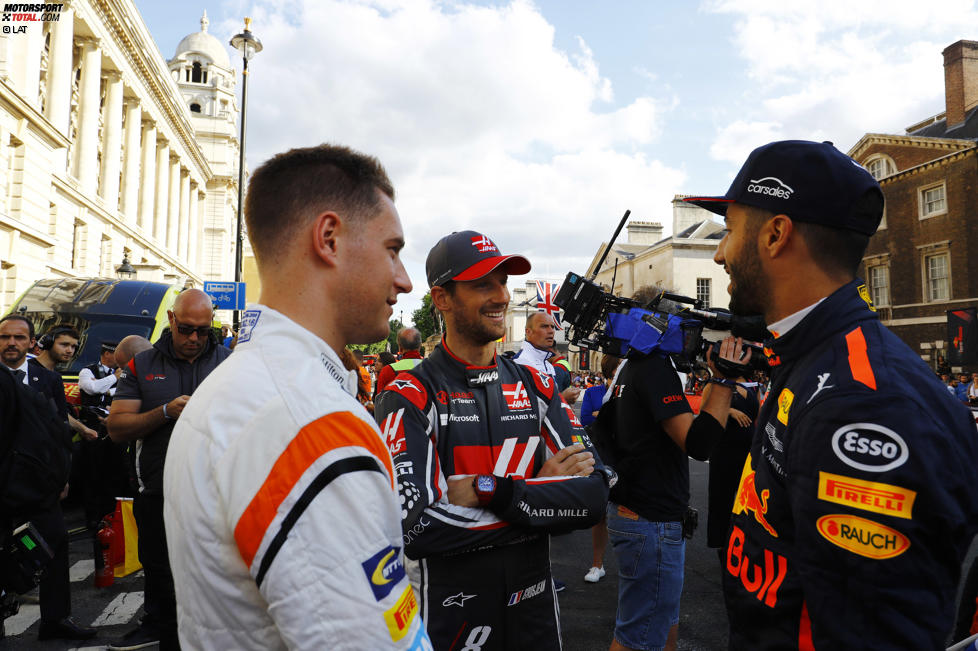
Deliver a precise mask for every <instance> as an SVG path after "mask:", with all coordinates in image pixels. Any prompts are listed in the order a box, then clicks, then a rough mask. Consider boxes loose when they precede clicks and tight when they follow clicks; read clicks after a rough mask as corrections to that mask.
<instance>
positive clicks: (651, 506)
mask: <svg viewBox="0 0 978 651" xmlns="http://www.w3.org/2000/svg"><path fill="white" fill-rule="evenodd" d="M657 293H658V292H657V291H656V290H655V289H654V288H642V289H640V290H638V292H637V293H636V294H635V296H634V297H633V298H634V299H635V300H637V301H638V302H639V303H640V304H647V303H648V302H649V301H650V300H651V299H652V298H654V297H655V295H656V294H657ZM741 347H742V342H741V341H740V340H739V339H736V340H735V339H734V338H733V337H727V338H726V339H725V340H724V341H723V342H722V344H721V345H720V357H721V358H723V359H724V360H726V361H728V362H735V361H743V362H745V363H746V361H747V360H749V354H748V356H747V357H746V358H745V359H744V360H741ZM738 366H739V365H738ZM711 370H712V371H713V373H714V376H715V377H714V380H712V381H713V382H716V383H718V384H720V386H716V387H713V390H712V391H711V392H710V395H709V396H708V399H704V400H703V403H702V406H701V409H700V414H699V416H696V417H694V416H693V413H692V409H691V408H690V406H689V403H688V402H687V401H686V395H685V393H684V392H683V384H682V381H681V380H680V377H679V374H678V373H677V371H676V369H675V367H674V366H673V365H672V362H671V361H670V360H669V359H668V358H666V357H662V356H659V355H657V354H651V355H647V356H645V357H642V358H638V359H628V360H626V361H625V362H623V365H622V366H621V368H620V370H619V372H618V376H617V378H616V379H615V383H614V385H613V386H612V388H611V389H610V390H611V391H613V393H612V398H611V400H614V402H615V404H614V405H611V404H609V405H608V406H609V407H611V408H613V409H614V416H615V418H614V432H615V446H616V451H615V452H616V454H615V458H616V464H617V465H615V470H616V471H617V472H618V484H617V485H616V486H615V487H614V488H613V489H612V491H611V496H610V499H611V501H610V502H609V504H608V535H609V539H610V540H611V544H612V547H613V549H614V552H615V555H616V557H617V559H618V575H619V576H618V612H617V615H616V617H615V637H614V640H613V641H612V643H611V650H610V651H622V650H627V649H647V648H666V649H675V648H676V642H677V638H678V630H679V597H680V595H681V594H682V590H683V564H684V561H685V550H686V544H685V540H684V539H683V531H682V519H683V516H684V515H685V513H686V508H687V506H688V504H689V460H688V459H687V455H688V456H691V457H693V458H694V459H699V460H705V459H706V458H707V457H708V456H709V455H710V452H711V450H712V449H713V446H714V445H715V444H716V441H717V440H718V439H719V438H720V436H722V435H723V430H724V427H725V426H726V422H727V413H728V410H729V408H730V398H731V394H732V391H731V385H733V382H732V381H731V380H727V379H721V378H720V376H719V374H718V371H717V370H716V368H715V367H714V366H713V365H712V364H711Z"/></svg>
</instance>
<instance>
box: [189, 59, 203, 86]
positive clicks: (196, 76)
mask: <svg viewBox="0 0 978 651" xmlns="http://www.w3.org/2000/svg"><path fill="white" fill-rule="evenodd" d="M200 78H201V66H200V62H199V61H195V62H194V67H193V68H192V69H191V73H190V81H192V82H194V83H195V84H199V83H200V82H201V79H200Z"/></svg>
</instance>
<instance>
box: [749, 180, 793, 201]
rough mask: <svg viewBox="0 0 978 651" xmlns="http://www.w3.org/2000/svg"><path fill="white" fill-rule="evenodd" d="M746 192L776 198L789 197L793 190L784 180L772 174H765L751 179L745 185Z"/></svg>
mask: <svg viewBox="0 0 978 651" xmlns="http://www.w3.org/2000/svg"><path fill="white" fill-rule="evenodd" d="M747 191H748V192H753V193H755V194H766V195H769V196H772V197H777V198H778V199H790V198H791V194H792V193H793V192H794V190H792V189H791V188H789V187H788V186H787V185H785V184H784V182H783V181H782V180H781V179H779V178H776V177H774V176H765V177H764V178H763V179H751V180H750V185H748V186H747Z"/></svg>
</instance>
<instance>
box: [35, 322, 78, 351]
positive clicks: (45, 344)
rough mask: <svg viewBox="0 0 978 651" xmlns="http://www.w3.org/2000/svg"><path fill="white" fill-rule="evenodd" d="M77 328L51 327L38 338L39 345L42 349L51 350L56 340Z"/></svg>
mask: <svg viewBox="0 0 978 651" xmlns="http://www.w3.org/2000/svg"><path fill="white" fill-rule="evenodd" d="M74 331H75V329H74V328H72V327H71V326H58V327H56V328H51V329H50V330H48V331H47V332H45V333H44V334H43V335H41V338H40V339H38V340H37V347H38V348H40V349H41V350H51V347H52V346H54V340H55V339H57V338H58V337H60V336H61V335H63V334H65V333H66V332H74Z"/></svg>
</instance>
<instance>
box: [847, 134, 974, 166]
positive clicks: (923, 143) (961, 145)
mask: <svg viewBox="0 0 978 651" xmlns="http://www.w3.org/2000/svg"><path fill="white" fill-rule="evenodd" d="M871 145H896V146H901V147H917V148H919V149H944V150H949V151H950V150H959V149H966V148H968V147H973V146H974V142H973V141H971V140H967V139H963V138H928V137H925V136H911V135H902V136H901V135H895V134H889V133H867V134H866V135H864V136H863V137H862V138H860V139H859V142H857V143H856V144H855V145H853V147H852V149H850V150H849V152H848V155H849V157H850V158H853V159H855V160H859V159H860V158H861V157H862V156H863V155H864V154H865V153H866V150H867V149H868V148H869V147H870V146H871Z"/></svg>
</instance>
